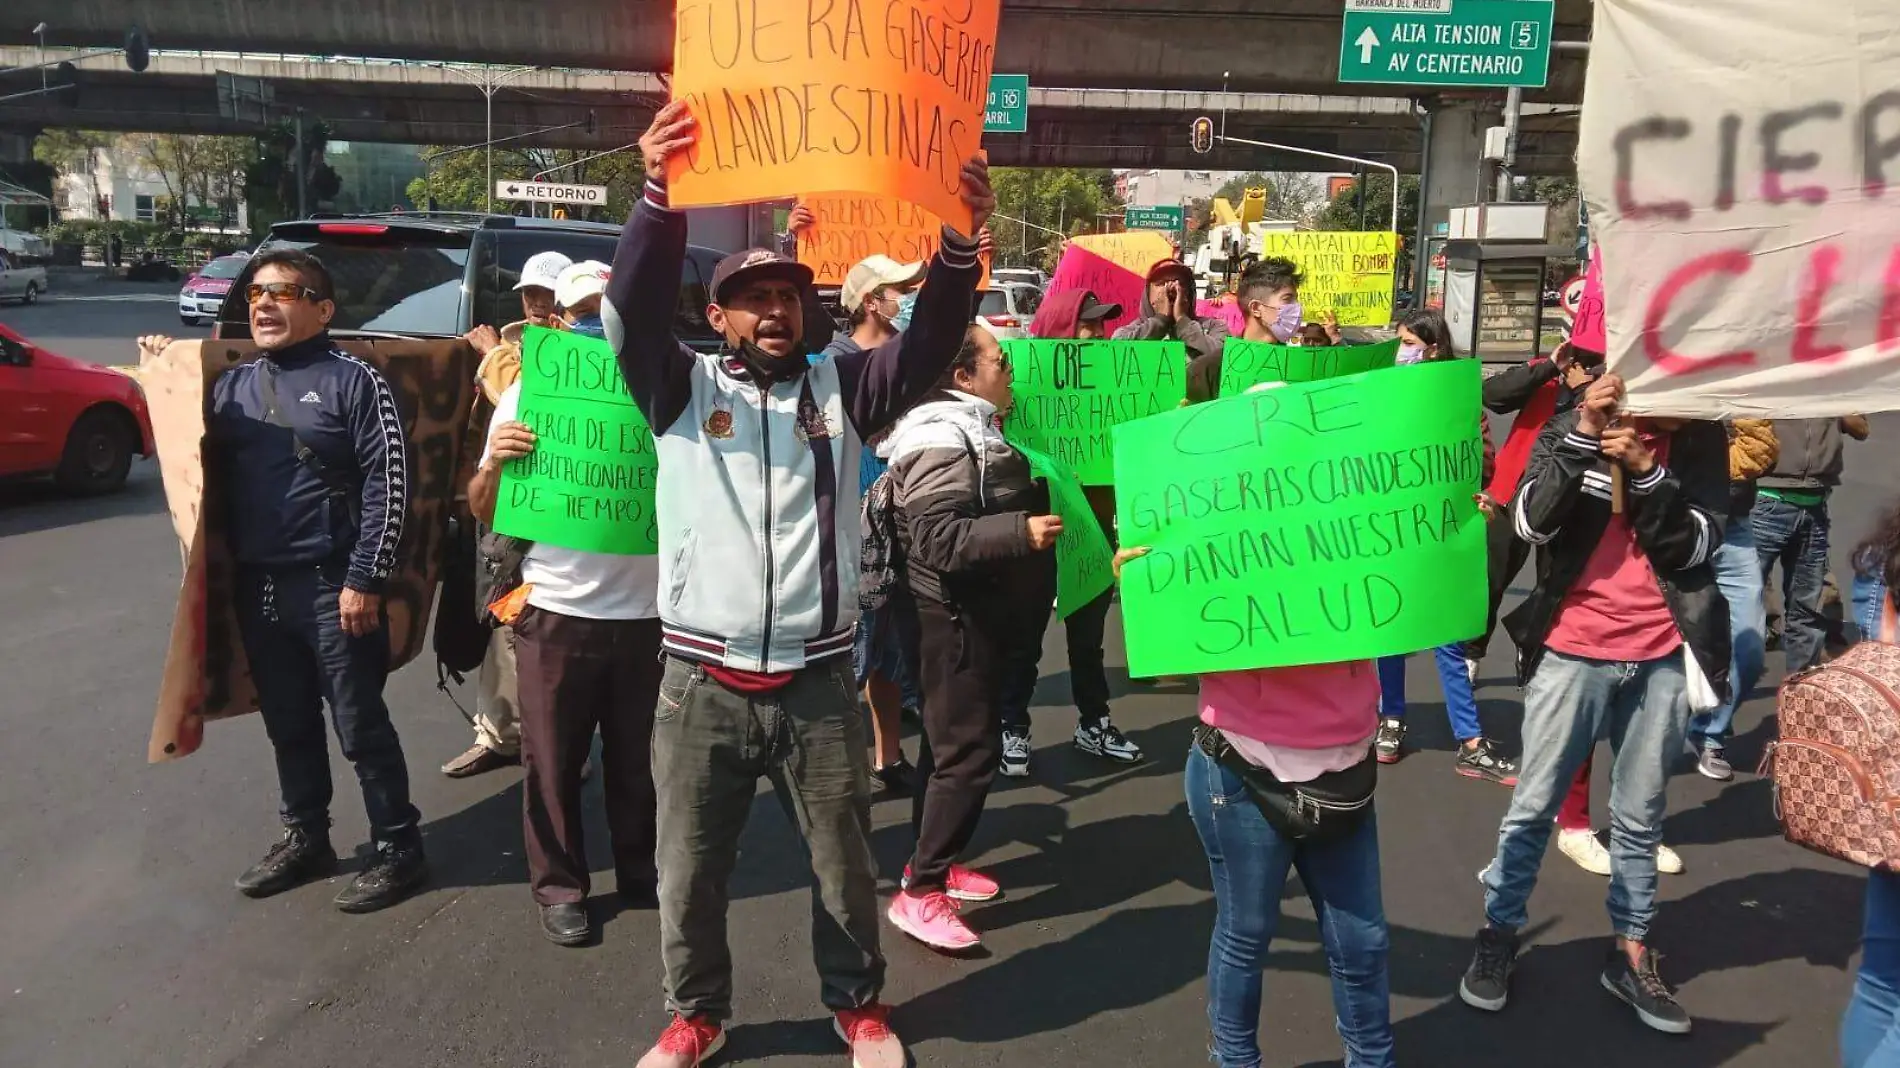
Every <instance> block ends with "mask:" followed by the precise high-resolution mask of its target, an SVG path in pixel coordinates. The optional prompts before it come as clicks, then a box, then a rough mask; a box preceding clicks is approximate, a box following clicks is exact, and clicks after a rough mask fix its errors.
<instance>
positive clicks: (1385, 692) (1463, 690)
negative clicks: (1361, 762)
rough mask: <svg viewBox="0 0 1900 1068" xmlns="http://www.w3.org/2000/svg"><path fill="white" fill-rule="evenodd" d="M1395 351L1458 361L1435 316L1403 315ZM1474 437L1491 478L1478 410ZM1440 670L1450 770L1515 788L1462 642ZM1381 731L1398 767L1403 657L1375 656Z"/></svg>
mask: <svg viewBox="0 0 1900 1068" xmlns="http://www.w3.org/2000/svg"><path fill="white" fill-rule="evenodd" d="M1398 334H1399V351H1398V356H1397V357H1396V361H1395V362H1396V363H1397V364H1398V365H1399V366H1401V367H1403V366H1408V365H1411V364H1415V363H1427V362H1433V361H1437V360H1451V359H1456V358H1457V357H1458V351H1457V348H1456V347H1455V346H1454V345H1453V343H1452V339H1451V327H1450V326H1448V325H1446V323H1445V317H1444V315H1442V314H1441V313H1439V312H1436V311H1431V310H1418V311H1411V312H1407V313H1406V314H1405V316H1404V318H1402V319H1401V320H1400V321H1399V330H1398ZM1478 433H1479V435H1480V437H1481V438H1482V439H1483V441H1484V469H1483V476H1484V479H1485V480H1487V481H1488V480H1489V479H1490V477H1491V469H1492V467H1493V466H1494V465H1495V458H1494V456H1493V455H1492V452H1491V429H1490V423H1489V421H1488V420H1487V419H1486V418H1485V416H1484V412H1483V410H1482V409H1480V410H1479V413H1478ZM1432 659H1433V661H1434V662H1435V663H1436V664H1437V666H1438V684H1439V685H1440V686H1441V687H1443V689H1444V691H1445V712H1446V713H1447V714H1448V715H1449V716H1450V717H1451V734H1452V737H1453V738H1454V739H1456V740H1457V742H1458V756H1457V759H1456V760H1454V761H1453V762H1452V770H1453V771H1455V772H1457V773H1458V774H1460V775H1462V776H1464V777H1466V778H1468V779H1484V780H1486V781H1488V782H1495V783H1499V784H1502V785H1504V786H1516V785H1517V762H1516V761H1514V760H1512V759H1511V758H1510V757H1508V756H1506V755H1504V753H1503V752H1502V751H1501V750H1500V749H1499V748H1498V747H1497V744H1496V743H1495V742H1493V741H1492V740H1491V739H1489V738H1486V737H1485V736H1484V725H1483V724H1482V723H1481V722H1479V720H1478V698H1477V694H1476V693H1474V692H1473V690H1472V678H1471V673H1470V672H1469V671H1467V670H1466V668H1465V643H1464V642H1450V643H1447V644H1445V645H1441V646H1439V647H1438V648H1437V649H1434V650H1433V651H1432ZM1378 666H1379V733H1378V737H1377V738H1375V739H1374V741H1373V749H1374V751H1375V752H1376V753H1377V754H1378V756H1379V763H1381V764H1396V763H1398V762H1399V760H1400V759H1402V758H1403V757H1404V755H1405V707H1406V706H1405V657H1403V656H1383V657H1380V658H1379V661H1378Z"/></svg>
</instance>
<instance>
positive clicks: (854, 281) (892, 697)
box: [797, 205, 925, 793]
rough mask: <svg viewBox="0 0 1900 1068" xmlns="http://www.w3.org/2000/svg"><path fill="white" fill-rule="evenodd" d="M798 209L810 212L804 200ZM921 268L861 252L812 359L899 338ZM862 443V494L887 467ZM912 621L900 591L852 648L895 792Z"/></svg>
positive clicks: (913, 776) (874, 767)
mask: <svg viewBox="0 0 1900 1068" xmlns="http://www.w3.org/2000/svg"><path fill="white" fill-rule="evenodd" d="M797 210H798V211H803V212H805V214H806V215H809V214H810V209H808V208H805V207H804V206H803V205H800V207H799V208H798V209H797ZM807 225H808V223H807ZM924 267H925V265H924V264H923V263H922V262H918V263H909V264H905V263H898V262H897V261H896V260H893V259H891V258H890V257H889V256H883V255H876V256H867V257H865V258H864V259H863V260H861V261H859V262H858V263H857V264H856V265H855V266H853V267H852V268H851V270H849V271H847V272H845V277H844V286H843V288H842V289H841V290H840V291H839V300H840V302H841V303H842V304H843V305H844V309H845V314H846V315H847V316H849V321H850V325H851V332H850V333H848V334H840V335H839V336H838V337H836V338H834V339H833V340H832V342H831V343H830V344H829V345H826V346H825V347H824V349H823V350H821V351H820V352H818V353H816V354H814V355H813V356H812V357H811V358H812V360H813V362H818V361H822V360H829V359H833V358H835V357H837V356H839V355H842V354H845V353H864V352H868V351H870V350H871V349H874V348H876V347H877V346H879V345H882V344H884V343H885V342H888V341H890V340H891V339H892V338H894V337H896V336H897V334H898V330H897V327H896V325H895V322H896V319H897V310H898V307H899V305H901V304H902V303H903V299H904V296H905V294H907V293H912V292H915V291H916V289H917V287H918V285H920V284H921V283H922V282H923V279H924ZM865 445H866V447H865V448H864V449H863V451H862V454H861V456H860V457H859V461H858V492H859V494H860V495H861V494H863V493H864V492H866V491H868V490H869V489H870V487H871V484H872V483H873V482H875V481H877V477H878V476H879V475H881V474H883V473H884V469H885V467H886V464H885V462H884V460H883V458H881V457H880V456H878V454H877V449H876V448H875V447H873V445H872V443H871V442H866V443H865ZM916 626H917V612H916V609H915V608H914V607H912V606H911V605H910V604H909V603H908V601H906V600H903V599H902V598H901V596H900V600H899V603H898V604H896V605H890V604H886V605H883V606H881V607H879V608H876V609H872V610H870V611H867V612H865V613H864V614H863V615H861V616H859V617H858V627H857V633H856V635H855V637H854V638H853V641H852V647H851V668H852V672H853V674H855V675H856V676H857V683H858V692H859V693H861V694H862V695H863V696H864V703H865V704H866V705H868V706H869V707H870V709H871V748H872V752H873V754H874V755H873V758H872V764H871V774H872V775H874V776H876V777H877V780H878V783H879V784H880V785H881V786H883V787H884V789H886V790H889V791H891V792H893V793H909V792H910V791H911V790H912V789H913V788H914V787H915V785H916V781H917V769H916V768H914V767H912V766H911V763H910V761H908V760H906V759H904V747H903V710H904V709H906V708H909V709H913V710H914V709H919V708H922V707H923V698H922V697H921V696H920V695H919V694H918V692H917V683H916V673H915V672H914V671H913V670H912V668H911V665H910V664H909V663H908V662H907V661H906V659H905V654H904V650H905V649H906V648H907V647H908V645H909V642H908V640H907V638H906V635H908V634H911V633H913V632H914V631H915V630H916Z"/></svg>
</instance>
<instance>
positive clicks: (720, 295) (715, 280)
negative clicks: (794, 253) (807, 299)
mask: <svg viewBox="0 0 1900 1068" xmlns="http://www.w3.org/2000/svg"><path fill="white" fill-rule="evenodd" d="M761 278H782V279H784V280H785V281H788V282H790V283H792V284H793V285H795V286H797V287H798V288H799V289H801V290H804V289H809V288H811V284H812V273H811V268H810V267H807V266H805V265H804V264H802V263H799V262H798V261H797V260H794V259H792V258H791V257H790V256H787V255H785V254H784V253H780V252H773V251H772V250H771V249H769V248H749V249H746V250H745V251H744V252H735V253H733V254H732V255H730V256H727V257H726V258H725V259H723V260H720V261H719V266H717V267H715V268H713V276H712V302H713V303H714V304H724V303H725V302H726V298H727V297H728V296H730V295H731V294H733V293H735V292H737V291H738V288H739V287H740V286H742V285H745V284H746V283H748V282H755V281H758V280H759V279H761Z"/></svg>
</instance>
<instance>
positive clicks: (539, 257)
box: [515, 252, 574, 289]
mask: <svg viewBox="0 0 1900 1068" xmlns="http://www.w3.org/2000/svg"><path fill="white" fill-rule="evenodd" d="M573 262H574V261H573V260H570V259H568V258H567V257H566V256H563V255H561V254H560V253H558V252H537V253H535V254H534V255H532V256H529V257H528V262H526V263H524V264H522V265H521V281H519V282H516V283H515V288H516V289H526V288H527V287H529V286H540V287H541V288H542V289H553V288H554V283H555V282H557V281H559V280H560V278H561V272H562V271H565V270H567V269H568V267H569V266H570V265H571V264H573Z"/></svg>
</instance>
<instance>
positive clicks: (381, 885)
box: [336, 842, 429, 912]
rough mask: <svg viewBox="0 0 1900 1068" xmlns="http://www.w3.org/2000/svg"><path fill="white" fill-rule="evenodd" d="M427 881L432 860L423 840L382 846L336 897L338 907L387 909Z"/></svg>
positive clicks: (345, 909) (348, 908)
mask: <svg viewBox="0 0 1900 1068" xmlns="http://www.w3.org/2000/svg"><path fill="white" fill-rule="evenodd" d="M428 881H429V861H428V859H427V858H426V857H424V856H423V855H422V843H421V842H412V843H408V844H405V845H382V846H379V847H377V849H376V855H375V856H374V857H372V858H370V862H369V866H368V867H366V868H364V869H363V870H362V871H361V872H360V873H358V874H357V876H356V878H355V879H352V880H351V881H350V885H349V886H346V887H344V888H343V892H342V893H340V894H338V895H337V896H336V907H337V908H339V909H342V910H343V911H344V912H375V911H376V910H378V909H386V908H388V907H389V906H391V905H394V904H396V903H397V902H399V901H401V900H402V899H403V898H406V897H408V896H409V895H410V894H413V893H415V892H416V891H417V890H420V889H421V888H422V884H423V883H426V882H428Z"/></svg>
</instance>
